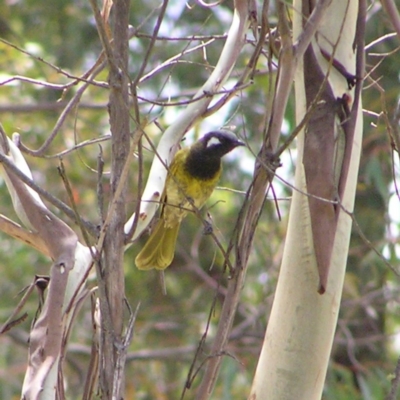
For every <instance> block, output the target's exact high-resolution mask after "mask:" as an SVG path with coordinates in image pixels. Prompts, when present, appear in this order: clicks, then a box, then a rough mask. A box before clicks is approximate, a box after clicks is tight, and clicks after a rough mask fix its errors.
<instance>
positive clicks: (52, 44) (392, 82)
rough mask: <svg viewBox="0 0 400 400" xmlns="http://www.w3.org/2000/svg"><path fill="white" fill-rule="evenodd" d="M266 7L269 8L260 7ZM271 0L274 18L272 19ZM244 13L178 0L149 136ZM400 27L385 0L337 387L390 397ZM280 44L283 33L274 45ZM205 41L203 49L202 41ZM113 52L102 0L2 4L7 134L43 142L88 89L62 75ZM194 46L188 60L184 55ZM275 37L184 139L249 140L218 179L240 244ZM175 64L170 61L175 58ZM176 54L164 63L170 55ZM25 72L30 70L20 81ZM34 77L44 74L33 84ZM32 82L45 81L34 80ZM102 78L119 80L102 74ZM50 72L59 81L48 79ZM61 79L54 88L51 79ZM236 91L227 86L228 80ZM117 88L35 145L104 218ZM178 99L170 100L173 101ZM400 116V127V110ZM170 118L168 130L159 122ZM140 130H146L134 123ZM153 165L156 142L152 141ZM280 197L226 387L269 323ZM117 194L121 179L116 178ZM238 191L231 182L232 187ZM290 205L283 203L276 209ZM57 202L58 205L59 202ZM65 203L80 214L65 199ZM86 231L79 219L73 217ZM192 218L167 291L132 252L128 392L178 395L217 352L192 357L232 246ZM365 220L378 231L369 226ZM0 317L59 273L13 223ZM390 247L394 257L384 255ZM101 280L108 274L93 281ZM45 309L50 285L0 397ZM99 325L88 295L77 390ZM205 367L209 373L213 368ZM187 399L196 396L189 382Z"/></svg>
mask: <svg viewBox="0 0 400 400" xmlns="http://www.w3.org/2000/svg"><path fill="white" fill-rule="evenodd" d="M159 5H160V2H158V1H154V0H150V1H141V2H132V4H131V15H130V21H131V25H132V26H133V27H134V28H135V31H136V33H135V35H134V36H133V37H132V39H131V41H130V76H131V78H132V80H134V79H135V78H136V75H137V73H138V71H139V69H140V66H141V62H142V60H143V58H144V56H145V53H146V50H147V47H148V45H149V42H150V38H151V35H152V32H153V29H154V25H155V21H156V18H157V16H158V7H159ZM260 5H261V4H259V6H260ZM274 11H275V10H274V2H273V1H271V5H270V14H269V16H268V18H269V22H270V26H271V29H273V28H274V27H275V23H276V17H275V14H274ZM231 18H232V6H231V3H230V2H227V1H226V2H223V3H222V4H221V5H219V6H217V7H214V8H204V7H201V6H199V5H198V4H197V3H196V2H194V1H192V2H188V3H186V2H182V1H178V0H172V1H170V3H169V5H168V7H167V12H166V15H165V17H164V20H163V23H162V26H161V29H160V32H159V39H158V40H157V41H156V43H155V47H154V49H153V52H152V54H151V56H150V60H149V63H148V65H147V68H146V71H145V72H144V76H145V78H144V79H142V81H141V82H140V84H139V86H138V96H139V99H140V102H139V104H140V114H141V117H142V119H143V120H146V121H147V122H148V126H147V127H146V129H145V130H146V132H147V134H148V135H149V137H150V138H151V139H152V140H153V141H154V143H157V142H158V140H159V137H160V135H161V134H162V129H165V127H167V126H168V124H169V123H170V122H171V121H173V120H174V118H176V115H177V113H179V110H180V108H181V107H184V106H185V101H187V100H188V99H189V98H190V96H191V95H193V94H194V93H195V92H196V90H197V88H198V87H199V86H200V85H201V84H202V83H203V82H204V81H205V80H206V79H207V77H208V76H209V74H210V72H211V71H212V68H213V65H215V62H216V61H217V60H218V57H219V55H220V52H221V48H222V46H223V43H224V41H223V39H224V34H225V32H226V31H227V29H228V28H229V25H230V21H231ZM390 32H391V28H390V25H389V23H388V21H387V18H386V17H385V15H384V13H383V11H382V9H381V6H380V4H379V3H378V2H371V4H370V8H369V11H368V22H367V37H366V43H367V45H368V44H370V43H371V42H373V41H375V40H377V39H379V38H380V40H379V41H378V42H376V43H375V44H374V45H372V46H370V47H369V48H368V55H367V73H368V77H367V79H366V81H365V89H364V93H363V106H364V109H365V112H364V117H365V120H364V121H365V122H364V141H363V151H362V160H361V169H360V178H359V184H358V192H357V193H358V194H357V199H356V209H355V218H356V220H357V223H358V225H359V229H357V227H354V228H353V235H352V241H351V247H350V254H349V259H348V272H347V275H346V282H345V287H344V293H343V300H342V308H341V314H340V320H339V324H338V329H337V333H336V338H335V344H334V349H333V354H332V361H331V366H330V369H329V372H328V378H327V382H326V389H325V395H324V398H326V399H329V400H330V399H332V400H333V399H335V400H342V399H343V400H344V399H352V400H357V399H383V398H384V396H385V393H387V392H388V389H389V387H390V374H391V372H393V371H394V368H395V363H396V360H397V357H398V352H399V351H400V336H399V333H398V332H399V327H400V317H399V315H400V314H399V300H398V299H399V284H398V276H396V275H395V274H394V272H393V271H392V270H391V269H390V268H389V266H388V265H387V263H385V260H386V261H388V262H389V263H390V264H391V265H392V266H393V267H394V268H398V266H399V265H398V264H399V263H398V258H399V252H400V249H399V243H398V242H399V240H398V236H399V223H400V213H399V194H398V192H397V185H396V179H397V178H398V173H399V159H398V153H397V152H395V150H394V148H393V141H392V138H391V136H390V129H389V123H388V121H390V122H392V120H393V119H395V118H394V116H395V113H396V108H397V101H398V92H399V89H398V88H399V68H398V65H399V55H398V53H397V50H398V46H399V39H398V38H396V37H395V36H391V35H389V36H385V35H388V34H389V33H390ZM251 38H252V36H251V34H249V40H248V41H249V43H248V44H247V45H246V47H245V50H244V52H243V54H242V57H241V60H240V62H239V64H238V65H237V66H236V68H235V70H234V72H233V76H238V75H239V74H240V72H241V69H242V68H243V67H244V65H245V63H246V61H247V59H248V57H249V56H250V54H251V52H252V41H251ZM277 43H278V41H277ZM196 46H197V47H198V48H197V49H195V50H193V51H191V50H192V49H194V48H195V47H196ZM100 52H101V44H100V41H99V38H98V35H97V31H96V27H95V23H94V18H93V15H92V11H91V8H90V5H89V2H87V1H82V0H59V1H57V2H48V1H43V0H25V1H20V0H5V1H4V2H1V3H0V54H1V57H0V122H1V123H2V124H3V126H4V129H5V131H6V132H7V133H8V134H11V133H13V132H18V133H19V134H20V135H21V140H22V142H23V143H24V144H25V145H26V146H28V147H29V148H32V149H37V148H39V147H40V146H41V145H42V144H43V142H44V141H45V140H46V138H47V137H48V136H49V135H50V133H51V132H52V130H53V129H54V126H55V124H56V123H57V120H58V119H59V117H60V115H61V113H62V111H63V109H64V108H65V106H66V103H67V102H68V100H70V99H71V98H72V96H73V94H74V93H76V90H77V88H78V86H79V85H75V86H72V87H70V88H68V89H67V90H63V89H64V88H62V85H65V84H67V83H69V82H71V81H72V79H70V78H69V77H68V76H67V74H69V76H72V77H79V76H81V75H82V74H83V73H84V72H85V71H87V70H89V69H90V68H91V67H92V65H93V64H94V63H95V61H96V59H97V58H98V56H99V54H100ZM180 53H181V56H179V57H177V58H175V59H172V57H175V56H177V55H178V54H180ZM269 53H270V48H269V46H268V44H267V43H266V45H265V54H264V57H262V58H261V59H260V62H259V65H258V73H257V75H256V76H255V78H254V82H253V84H252V85H250V86H249V87H247V88H246V89H244V90H243V91H242V92H240V94H239V95H237V96H236V97H234V98H233V99H232V100H231V101H230V102H229V103H228V104H227V105H225V107H224V108H223V109H221V110H220V111H219V112H218V113H217V114H215V115H213V116H212V117H211V118H209V119H207V120H205V121H203V122H202V123H199V124H198V126H196V127H195V129H193V130H192V131H191V132H189V134H188V135H187V140H186V143H184V144H183V145H187V144H188V143H191V142H192V141H193V140H195V139H196V138H197V137H198V136H200V135H201V134H203V133H204V132H205V131H207V130H209V129H212V128H220V127H221V126H230V127H234V128H233V129H234V131H235V132H236V133H237V134H238V135H239V136H240V137H241V138H242V139H244V140H246V142H247V143H248V148H247V149H243V150H242V149H240V150H238V151H235V152H234V153H232V154H231V155H230V156H228V157H226V159H225V163H224V174H223V177H222V179H221V182H220V186H221V189H220V190H216V191H215V192H214V195H213V197H212V199H211V200H210V201H209V203H208V206H209V207H208V209H207V210H206V211H207V212H208V213H209V215H210V218H211V219H212V222H213V226H214V229H215V231H216V232H217V235H218V237H219V238H220V240H221V241H222V243H224V244H227V243H228V241H229V238H230V233H231V232H232V230H233V223H232V221H235V218H236V214H237V211H238V209H239V206H240V204H241V202H242V199H243V192H244V191H246V190H247V188H248V186H249V184H250V182H251V176H252V168H253V164H254V153H257V151H258V149H259V144H260V140H261V136H262V135H261V131H262V128H263V123H264V121H265V114H266V110H267V109H268V107H269V99H270V96H269V94H270V91H271V88H273V85H274V78H275V77H274V71H275V67H274V62H275V61H276V59H274V57H267V56H268V54H269ZM168 60H169V61H168ZM164 63H165V64H164ZM17 77H20V78H21V77H24V78H27V79H16V78H17ZM30 80H31V81H30ZM32 80H35V82H33V81H32ZM97 81H99V82H101V81H103V82H104V81H107V72H106V71H103V72H102V73H101V74H100V75H99V76H98V77H97ZM40 82H43V83H47V84H40ZM48 83H51V84H53V85H54V86H56V85H58V88H57V87H50V85H48ZM227 87H229V82H228V83H227ZM108 95H109V94H108V91H107V89H105V88H103V87H101V85H90V86H89V88H88V89H87V90H86V91H85V92H84V94H83V96H82V98H81V101H80V103H79V105H78V106H77V107H76V108H74V109H73V111H72V112H71V113H69V114H68V116H67V117H66V118H65V120H64V121H63V124H62V126H61V128H60V131H59V133H58V135H57V136H56V138H55V140H54V141H53V143H52V144H51V146H50V147H49V148H48V149H47V150H46V152H45V154H44V157H33V156H30V155H26V159H27V161H28V163H29V165H30V166H31V169H32V172H33V174H34V179H35V180H36V182H37V183H38V184H40V185H41V186H42V187H43V188H45V189H46V190H48V191H49V192H51V193H52V194H53V195H56V196H58V197H60V198H61V199H62V200H63V201H65V202H67V203H69V202H70V199H68V196H67V194H66V191H65V188H64V186H63V183H62V180H61V178H60V176H59V174H58V171H57V167H58V166H59V164H60V157H62V160H63V163H64V164H65V168H66V172H67V175H68V177H69V179H70V181H71V183H72V185H73V196H74V201H75V202H76V204H77V206H78V208H79V211H80V212H81V214H82V215H84V216H85V217H86V218H87V219H89V220H91V221H92V222H94V223H98V221H99V214H98V211H97V193H96V186H97V179H98V174H97V172H96V168H97V157H98V155H99V152H100V146H101V149H102V152H103V156H104V159H105V162H106V166H105V171H106V172H107V170H108V167H109V165H110V164H109V161H110V159H109V157H110V147H109V143H108V141H107V137H108V136H109V133H110V132H109V126H108V114H107V102H108ZM168 102H171V103H176V102H178V103H180V104H181V105H179V104H174V105H170V106H166V105H164V104H163V103H168ZM392 126H394V127H397V126H398V123H397V122H395V123H394V125H392ZM294 127H295V124H294V110H293V101H292V102H290V103H289V108H288V110H287V115H286V124H285V126H284V132H283V133H284V136H285V135H288V134H289V133H290V131H291V130H292V129H293V128H294ZM160 128H161V129H160ZM132 129H134V126H132ZM96 138H103V139H104V140H103V141H102V142H101V143H95V144H92V145H90V146H86V147H81V148H79V149H77V150H74V151H71V152H69V153H67V154H63V155H62V156H61V153H62V152H63V151H65V150H67V149H71V148H73V147H74V145H76V144H78V143H81V142H83V141H85V140H91V139H96ZM144 155H145V160H146V164H145V177H146V176H147V175H146V173H147V171H148V169H149V166H150V163H151V160H152V157H153V152H152V151H151V149H150V148H148V146H146V145H145V149H144ZM295 159H296V150H295V146H293V147H292V148H291V149H290V150H288V151H287V153H285V154H284V155H283V156H282V159H281V161H282V168H280V169H279V170H278V177H279V176H280V177H283V178H284V179H285V181H286V182H288V183H289V184H290V183H291V182H292V175H293V170H294V163H295ZM137 171H138V164H137V161H135V162H134V163H133V165H132V174H131V177H130V180H131V188H132V189H131V192H130V197H129V202H128V204H127V210H128V212H129V213H131V212H132V211H133V210H134V207H135V202H136V200H137V190H136V188H137V185H138V173H137ZM275 182H276V183H275V184H274V189H275V194H276V196H277V201H276V202H274V201H273V200H272V194H271V193H270V194H269V196H268V199H267V201H266V203H265V207H264V211H263V215H262V217H261V219H260V222H259V226H258V230H257V234H256V238H255V242H254V248H253V251H252V255H251V259H250V268H249V272H248V274H247V278H246V285H245V286H244V288H243V292H242V297H241V303H240V306H239V310H238V313H237V317H236V321H235V324H234V328H233V331H232V335H231V339H230V345H229V355H230V356H229V357H225V360H224V363H223V367H222V371H221V375H220V378H219V380H218V383H217V387H216V389H215V393H214V398H218V399H236V398H237V399H239V398H245V397H246V396H247V394H248V391H249V388H250V385H251V382H252V377H253V373H254V370H255V367H256V363H257V359H258V354H259V350H260V347H261V343H262V340H263V336H264V332H265V327H266V324H267V321H268V315H269V310H270V307H271V304H272V300H273V294H274V288H275V284H276V281H277V277H278V272H279V265H280V259H281V253H282V249H283V242H284V238H285V230H286V222H287V214H288V209H289V205H290V195H291V192H292V188H291V187H290V185H288V184H285V183H282V181H280V180H279V179H276V181H275ZM103 184H104V188H105V192H106V195H107V185H108V176H107V174H105V175H104V177H103ZM228 189H234V190H228ZM0 196H1V202H0V204H1V206H0V212H1V213H2V214H4V215H6V216H8V217H9V218H12V219H14V220H17V217H16V216H15V213H14V211H13V209H12V206H11V200H10V197H9V195H8V192H7V190H6V187H5V184H4V182H3V181H1V182H0ZM277 205H278V208H279V213H278V212H277V209H276V207H277ZM50 208H52V207H50ZM52 210H53V211H54V212H56V213H58V215H60V217H61V218H63V219H64V220H65V221H66V222H67V223H71V221H69V220H68V219H67V217H65V216H64V215H61V214H60V213H59V212H58V211H57V210H54V209H53V208H52ZM74 228H75V229H76V231H77V232H79V228H78V227H77V226H74ZM202 229H203V228H202V225H201V224H200V223H199V221H198V220H197V219H196V218H195V217H192V216H190V217H188V218H187V219H186V220H185V222H184V223H183V226H182V229H181V232H180V236H179V240H178V248H177V252H176V257H175V260H174V263H173V265H172V266H171V267H170V268H169V269H168V270H167V272H166V276H165V279H166V288H167V295H166V296H165V295H163V294H162V289H161V284H160V280H159V277H158V275H157V274H156V273H155V272H140V271H138V270H137V269H136V267H135V266H134V261H133V260H134V257H135V255H136V253H137V252H138V250H139V248H140V246H141V244H142V243H143V241H144V239H142V240H140V241H139V242H136V243H134V244H133V245H132V247H131V248H130V249H129V250H128V251H127V253H126V258H125V269H126V294H127V298H128V301H129V303H130V304H131V305H132V307H136V306H137V304H138V303H139V302H140V309H139V314H138V318H137V322H136V326H135V336H134V339H133V342H132V345H131V348H130V353H129V359H128V364H127V374H126V377H127V379H126V384H127V395H126V398H127V399H143V400H145V399H167V398H168V399H176V398H180V396H181V393H182V392H183V388H184V387H185V386H187V387H189V386H191V387H196V385H197V383H198V380H197V379H196V377H195V375H196V373H197V372H198V370H197V369H198V368H199V367H200V366H201V362H202V361H204V360H205V358H206V354H202V355H201V357H200V359H197V360H196V361H195V365H194V369H193V370H191V365H192V363H193V362H194V356H195V352H196V348H197V346H198V343H199V341H200V340H201V338H202V336H203V335H204V333H205V331H206V327H207V324H208V323H209V327H208V337H207V341H206V348H207V343H210V342H211V340H210V341H209V338H212V336H213V334H214V333H215V326H216V322H217V321H218V315H219V312H220V305H221V299H222V298H223V296H224V287H225V282H226V279H227V275H226V274H223V273H222V271H221V263H222V260H221V254H220V253H219V252H218V251H217V249H216V247H215V245H214V243H213V242H212V240H211V238H209V237H207V236H204V235H203V232H202ZM360 229H361V231H362V232H363V235H365V238H367V239H368V241H366V240H365V238H364V237H363V236H362V235H360ZM0 240H1V246H0V249H1V250H0V270H1V274H2V279H1V280H0V321H5V320H6V319H7V317H8V316H9V315H10V313H11V312H12V310H13V308H14V307H15V305H16V304H17V302H18V300H19V298H20V297H21V290H22V289H23V288H24V287H26V286H27V285H29V284H30V283H31V282H32V281H33V279H34V275H46V274H47V273H48V270H49V267H50V260H48V259H46V258H45V257H43V256H42V255H40V254H38V253H37V252H36V251H35V250H33V249H30V248H28V247H27V246H25V245H23V244H21V243H19V242H17V241H16V240H14V239H11V238H9V237H8V236H6V235H4V234H0ZM375 250H376V251H378V252H381V253H382V254H383V255H384V257H385V260H384V259H383V258H382V257H380V256H379V255H378V254H377V253H376V251H375ZM92 285H93V286H94V285H95V282H94V281H93V282H92ZM37 306H38V298H37V296H32V297H31V298H30V301H29V302H28V304H27V305H26V310H24V311H27V312H28V317H27V319H26V320H25V321H24V322H23V323H21V324H20V325H18V326H16V327H15V328H14V329H13V330H12V331H10V332H9V333H7V334H6V335H3V336H2V337H1V338H0V398H2V399H13V398H15V399H16V398H19V395H20V388H21V385H22V381H23V376H24V372H25V368H26V358H27V346H28V344H27V339H28V333H29V330H30V324H31V323H32V320H33V318H34V315H35V312H36V309H37ZM91 338H92V331H91V316H90V304H89V303H88V304H85V305H84V306H83V309H82V311H81V312H80V314H79V316H78V322H77V323H76V324H75V329H74V332H73V333H72V338H71V341H70V345H69V351H68V356H67V360H66V364H65V369H66V371H67V373H66V374H65V375H66V376H68V379H69V380H68V383H67V388H68V398H70V399H74V398H79V397H78V396H79V393H80V390H81V387H82V382H83V380H84V378H85V375H86V371H87V367H88V360H89V356H90V345H91ZM200 373H201V371H200ZM185 398H192V394H191V390H190V389H187V393H186V395H185Z"/></svg>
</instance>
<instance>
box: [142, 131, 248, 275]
mask: <svg viewBox="0 0 400 400" xmlns="http://www.w3.org/2000/svg"><path fill="white" fill-rule="evenodd" d="M243 145H244V143H242V142H241V141H240V140H238V139H237V138H236V137H235V136H234V135H233V134H232V133H229V132H226V131H213V132H209V133H207V134H206V135H204V136H203V137H202V138H201V139H199V140H198V141H197V142H196V143H194V144H193V145H192V146H190V147H186V148H183V149H181V150H179V151H178V152H177V153H176V155H175V157H174V158H173V160H172V162H171V165H170V166H169V169H168V175H167V180H166V183H165V189H164V193H163V197H162V208H161V213H160V219H159V221H158V222H157V224H156V226H155V228H154V230H153V232H152V233H151V235H150V237H149V238H148V240H147V242H146V244H145V245H144V247H143V249H142V250H141V251H140V253H139V254H138V255H137V257H136V260H135V262H136V266H137V267H138V268H139V269H142V270H147V269H153V268H155V269H159V270H163V269H165V268H167V267H168V266H169V265H170V264H171V263H172V260H173V258H174V253H175V244H176V239H177V237H178V233H179V227H180V224H181V222H182V219H183V218H184V217H185V216H186V214H187V213H188V212H189V211H193V205H194V207H195V208H196V209H200V208H201V207H202V206H203V205H204V203H205V202H206V201H207V199H208V198H209V197H210V196H211V193H212V192H213V190H214V188H215V186H216V185H217V183H218V180H219V177H220V176H221V171H222V165H221V158H222V157H223V156H224V155H225V154H227V153H229V152H230V151H231V150H233V149H234V148H235V147H237V146H243Z"/></svg>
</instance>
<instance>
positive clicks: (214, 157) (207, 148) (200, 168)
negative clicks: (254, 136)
mask: <svg viewBox="0 0 400 400" xmlns="http://www.w3.org/2000/svg"><path fill="white" fill-rule="evenodd" d="M238 146H244V143H243V142H241V141H240V140H238V139H237V138H236V136H235V135H233V134H232V133H230V132H227V131H212V132H209V133H207V134H205V135H204V136H203V137H202V138H201V139H200V140H199V141H197V142H196V143H195V144H193V145H192V146H191V147H190V150H189V153H188V156H187V159H186V163H185V164H186V165H185V167H186V170H187V171H188V172H189V174H191V175H192V176H194V177H196V178H199V179H205V180H207V179H211V178H213V177H214V176H215V175H216V174H217V173H218V172H219V171H220V169H221V158H222V157H223V156H224V155H225V154H227V153H229V152H230V151H231V150H233V149H234V148H235V147H238Z"/></svg>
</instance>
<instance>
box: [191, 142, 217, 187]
mask: <svg viewBox="0 0 400 400" xmlns="http://www.w3.org/2000/svg"><path fill="white" fill-rule="evenodd" d="M209 153H210V152H208V151H204V149H201V150H198V151H196V150H192V151H191V152H190V153H189V154H188V157H187V159H186V162H185V169H186V171H187V172H188V174H189V175H191V176H192V177H194V178H197V179H201V180H208V179H212V178H214V177H215V176H216V175H217V173H218V172H219V170H220V169H221V157H219V156H217V155H215V154H209Z"/></svg>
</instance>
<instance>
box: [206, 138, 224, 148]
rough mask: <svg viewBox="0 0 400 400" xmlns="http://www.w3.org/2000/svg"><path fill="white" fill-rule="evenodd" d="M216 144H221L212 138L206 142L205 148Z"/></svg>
mask: <svg viewBox="0 0 400 400" xmlns="http://www.w3.org/2000/svg"><path fill="white" fill-rule="evenodd" d="M216 144H221V141H220V140H219V138H216V137H212V138H211V139H210V140H209V141H208V142H207V147H211V146H213V145H216Z"/></svg>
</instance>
